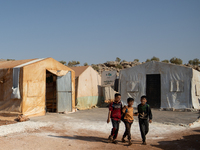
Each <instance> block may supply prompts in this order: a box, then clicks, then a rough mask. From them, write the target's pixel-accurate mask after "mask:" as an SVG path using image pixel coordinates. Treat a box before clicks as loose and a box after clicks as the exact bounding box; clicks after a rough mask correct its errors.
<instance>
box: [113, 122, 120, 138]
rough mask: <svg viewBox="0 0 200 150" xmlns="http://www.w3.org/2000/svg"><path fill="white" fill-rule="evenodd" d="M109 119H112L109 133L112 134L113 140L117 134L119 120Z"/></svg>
mask: <svg viewBox="0 0 200 150" xmlns="http://www.w3.org/2000/svg"><path fill="white" fill-rule="evenodd" d="M111 121H112V126H113V128H112V130H111V135H112V136H113V139H114V140H115V139H116V138H117V135H118V131H119V123H120V120H114V119H111Z"/></svg>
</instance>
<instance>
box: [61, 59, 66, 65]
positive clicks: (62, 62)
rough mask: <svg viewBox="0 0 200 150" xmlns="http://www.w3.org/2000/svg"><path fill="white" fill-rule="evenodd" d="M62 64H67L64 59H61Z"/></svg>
mask: <svg viewBox="0 0 200 150" xmlns="http://www.w3.org/2000/svg"><path fill="white" fill-rule="evenodd" d="M59 62H60V63H61V64H63V65H66V64H67V63H66V61H63V60H61V61H59Z"/></svg>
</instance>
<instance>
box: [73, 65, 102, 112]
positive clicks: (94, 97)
mask: <svg viewBox="0 0 200 150" xmlns="http://www.w3.org/2000/svg"><path fill="white" fill-rule="evenodd" d="M71 69H72V70H74V71H75V77H76V81H75V89H76V94H75V96H76V107H77V108H78V109H80V110H84V109H90V108H92V107H96V106H97V105H100V103H101V102H102V92H101V76H100V75H99V74H98V72H97V71H95V70H94V69H93V68H92V67H91V66H80V67H71Z"/></svg>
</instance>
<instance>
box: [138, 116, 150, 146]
mask: <svg viewBox="0 0 200 150" xmlns="http://www.w3.org/2000/svg"><path fill="white" fill-rule="evenodd" d="M139 125H140V132H141V136H142V141H143V142H145V141H146V135H147V133H148V132H149V122H148V120H147V119H139Z"/></svg>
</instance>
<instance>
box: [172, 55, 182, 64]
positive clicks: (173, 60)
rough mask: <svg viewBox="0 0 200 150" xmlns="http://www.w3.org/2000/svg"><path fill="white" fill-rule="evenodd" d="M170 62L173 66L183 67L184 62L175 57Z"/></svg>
mask: <svg viewBox="0 0 200 150" xmlns="http://www.w3.org/2000/svg"><path fill="white" fill-rule="evenodd" d="M170 62H171V63H172V64H177V65H181V64H182V63H183V61H182V60H181V59H180V58H176V57H173V58H172V59H170Z"/></svg>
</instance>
